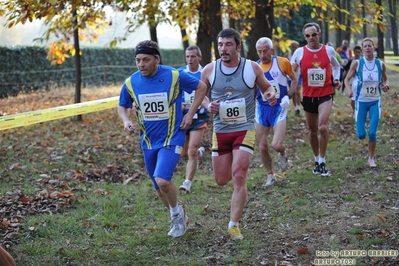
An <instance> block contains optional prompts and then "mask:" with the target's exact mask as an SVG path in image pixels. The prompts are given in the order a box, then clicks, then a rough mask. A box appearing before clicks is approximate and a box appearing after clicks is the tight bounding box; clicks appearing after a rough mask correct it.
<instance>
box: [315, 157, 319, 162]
mask: <svg viewBox="0 0 399 266" xmlns="http://www.w3.org/2000/svg"><path fill="white" fill-rule="evenodd" d="M314 161H315V162H316V163H318V162H319V155H317V156H315V157H314Z"/></svg>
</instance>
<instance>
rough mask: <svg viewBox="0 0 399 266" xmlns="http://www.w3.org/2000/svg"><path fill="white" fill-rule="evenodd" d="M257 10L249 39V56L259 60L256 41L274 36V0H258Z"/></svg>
mask: <svg viewBox="0 0 399 266" xmlns="http://www.w3.org/2000/svg"><path fill="white" fill-rule="evenodd" d="M255 2H256V6H255V8H256V10H255V19H254V24H253V25H254V26H253V27H252V30H251V33H250V36H251V39H250V41H249V48H248V55H247V58H248V59H251V60H254V61H256V60H258V54H257V53H256V47H255V45H256V42H257V41H258V39H259V38H261V37H269V38H273V28H274V27H275V24H274V12H273V11H274V5H273V0H256V1H255Z"/></svg>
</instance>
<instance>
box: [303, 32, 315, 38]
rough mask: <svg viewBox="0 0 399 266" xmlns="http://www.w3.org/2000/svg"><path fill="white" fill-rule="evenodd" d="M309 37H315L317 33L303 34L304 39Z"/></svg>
mask: <svg viewBox="0 0 399 266" xmlns="http://www.w3.org/2000/svg"><path fill="white" fill-rule="evenodd" d="M310 36H312V37H316V36H317V33H316V32H314V33H312V34H305V37H306V38H310Z"/></svg>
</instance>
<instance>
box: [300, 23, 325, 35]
mask: <svg viewBox="0 0 399 266" xmlns="http://www.w3.org/2000/svg"><path fill="white" fill-rule="evenodd" d="M309 27H315V28H316V30H317V32H321V29H320V26H319V24H317V23H316V22H310V23H306V24H305V25H304V26H303V28H302V34H305V29H306V28H309Z"/></svg>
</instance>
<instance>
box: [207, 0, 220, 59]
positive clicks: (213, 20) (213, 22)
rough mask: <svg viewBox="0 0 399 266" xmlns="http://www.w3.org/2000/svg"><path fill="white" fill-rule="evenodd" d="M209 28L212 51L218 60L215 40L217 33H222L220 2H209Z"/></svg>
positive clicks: (213, 0) (216, 0)
mask: <svg viewBox="0 0 399 266" xmlns="http://www.w3.org/2000/svg"><path fill="white" fill-rule="evenodd" d="M209 14H210V19H209V23H210V24H209V27H210V29H211V40H212V42H213V50H214V51H215V58H216V59H217V58H219V57H220V55H219V53H218V42H217V40H216V38H217V36H218V34H219V32H221V31H222V29H223V26H222V18H221V16H220V14H221V11H220V0H210V6H209Z"/></svg>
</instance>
